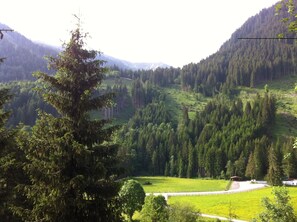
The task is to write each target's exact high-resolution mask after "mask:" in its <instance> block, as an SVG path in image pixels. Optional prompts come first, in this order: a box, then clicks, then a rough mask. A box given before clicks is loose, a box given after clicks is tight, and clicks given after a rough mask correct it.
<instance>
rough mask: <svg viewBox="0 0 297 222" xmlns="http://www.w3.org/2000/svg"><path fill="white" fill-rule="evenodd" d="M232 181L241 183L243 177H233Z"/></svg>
mask: <svg viewBox="0 0 297 222" xmlns="http://www.w3.org/2000/svg"><path fill="white" fill-rule="evenodd" d="M230 180H232V181H241V177H239V176H232V177H230Z"/></svg>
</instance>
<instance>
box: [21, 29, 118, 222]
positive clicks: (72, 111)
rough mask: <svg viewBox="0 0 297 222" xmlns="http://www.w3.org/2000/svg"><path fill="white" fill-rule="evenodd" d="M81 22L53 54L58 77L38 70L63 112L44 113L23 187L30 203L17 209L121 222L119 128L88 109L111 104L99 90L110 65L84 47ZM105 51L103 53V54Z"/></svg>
mask: <svg viewBox="0 0 297 222" xmlns="http://www.w3.org/2000/svg"><path fill="white" fill-rule="evenodd" d="M86 37H87V35H86V34H84V33H83V32H82V29H81V27H80V25H77V27H76V29H74V30H73V31H72V32H71V38H70V41H69V42H68V43H67V44H64V50H63V51H62V52H61V53H60V54H59V56H58V57H56V58H53V57H50V58H49V65H50V68H53V69H55V70H56V71H57V72H56V74H55V75H54V76H50V75H47V74H46V73H41V72H38V73H36V74H35V75H36V77H37V78H38V80H39V82H40V83H41V84H42V85H43V88H42V89H40V90H41V92H42V93H43V97H44V100H45V101H46V102H47V103H49V104H50V105H52V106H53V107H54V108H55V109H56V110H57V111H58V113H59V116H58V117H54V116H53V115H51V114H47V113H40V114H39V120H38V121H37V123H36V125H35V126H34V127H33V129H32V135H31V138H30V140H29V145H28V146H23V147H21V148H22V149H23V150H24V152H25V154H26V157H27V163H26V164H25V170H26V173H27V174H28V175H29V177H30V184H29V185H25V186H24V192H25V194H26V195H27V197H28V201H30V202H31V203H32V207H31V208H24V207H22V208H19V209H17V210H16V212H17V213H18V214H20V215H21V216H22V217H23V218H24V220H28V221H100V222H101V221H102V222H103V221H111V222H112V221H120V220H121V219H120V211H119V207H118V202H117V201H116V197H117V194H118V191H119V185H118V184H117V183H116V182H115V179H116V178H117V175H118V172H119V171H118V168H117V161H116V151H117V146H116V145H114V144H112V143H111V141H110V140H111V136H112V133H113V131H114V130H115V127H111V126H107V123H108V121H107V120H91V119H90V116H89V112H90V111H91V110H96V109H97V110H99V109H101V108H103V107H107V106H109V104H110V101H111V98H112V94H105V95H99V96H98V94H95V90H96V88H97V87H98V86H99V85H100V84H101V82H102V80H103V76H104V73H105V72H106V68H103V66H102V65H103V63H104V62H103V61H101V60H98V59H96V58H97V55H98V52H97V51H93V50H87V49H85V38H86ZM99 54H100V53H99Z"/></svg>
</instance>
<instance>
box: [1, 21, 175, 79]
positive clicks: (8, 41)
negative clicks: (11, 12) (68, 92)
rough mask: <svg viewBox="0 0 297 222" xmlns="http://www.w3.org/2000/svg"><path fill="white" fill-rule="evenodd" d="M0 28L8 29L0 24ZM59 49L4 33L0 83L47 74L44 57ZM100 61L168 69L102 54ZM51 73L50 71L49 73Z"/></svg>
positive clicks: (130, 68)
mask: <svg viewBox="0 0 297 222" xmlns="http://www.w3.org/2000/svg"><path fill="white" fill-rule="evenodd" d="M0 28H5V29H10V27H8V26H6V25H4V24H1V23H0ZM60 50H61V49H60V48H57V47H52V46H49V45H45V44H39V43H35V42H32V41H31V40H29V39H28V38H26V37H25V36H23V35H22V34H20V33H18V32H17V30H15V31H14V32H7V33H5V38H3V39H2V41H1V42H0V58H2V57H4V58H6V59H5V62H4V63H2V64H1V66H0V81H1V82H7V81H15V80H17V81H19V80H33V79H34V78H33V77H32V73H33V72H35V71H38V70H40V71H43V72H49V70H48V68H47V60H46V59H45V57H46V56H56V55H57V54H58V53H59V52H60ZM100 59H102V60H104V61H106V66H108V67H114V66H116V67H117V68H120V69H127V70H138V69H143V70H148V69H156V68H158V67H163V68H165V67H169V66H168V65H166V64H163V63H133V62H129V61H125V60H121V59H117V58H114V57H112V56H108V55H105V54H102V55H101V56H100ZM51 72H52V71H51Z"/></svg>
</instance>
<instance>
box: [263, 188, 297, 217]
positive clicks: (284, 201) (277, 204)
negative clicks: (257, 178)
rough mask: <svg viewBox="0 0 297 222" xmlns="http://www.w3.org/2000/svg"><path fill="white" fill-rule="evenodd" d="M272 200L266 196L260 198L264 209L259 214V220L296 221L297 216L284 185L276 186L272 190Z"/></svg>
mask: <svg viewBox="0 0 297 222" xmlns="http://www.w3.org/2000/svg"><path fill="white" fill-rule="evenodd" d="M272 193H273V195H274V202H271V200H270V199H269V198H267V197H265V198H263V199H262V203H263V205H264V207H265V210H264V211H263V212H262V213H261V214H259V220H260V221H261V222H268V221H278V222H296V221H297V216H296V215H295V213H294V209H293V207H292V205H291V203H290V196H289V194H288V190H287V189H286V188H285V187H278V188H276V187H275V188H274V189H273V190H272Z"/></svg>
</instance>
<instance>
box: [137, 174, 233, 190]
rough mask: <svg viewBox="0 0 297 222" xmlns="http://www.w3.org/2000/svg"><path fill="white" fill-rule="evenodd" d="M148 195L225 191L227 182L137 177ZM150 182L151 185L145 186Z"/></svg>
mask: <svg viewBox="0 0 297 222" xmlns="http://www.w3.org/2000/svg"><path fill="white" fill-rule="evenodd" d="M134 179H136V180H138V181H139V182H140V184H141V185H142V186H143V188H144V190H145V192H146V193H160V192H195V191H219V190H225V188H226V186H227V184H228V181H227V180H207V179H185V178H176V177H135V178H134ZM146 182H150V183H151V185H145V183H146Z"/></svg>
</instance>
